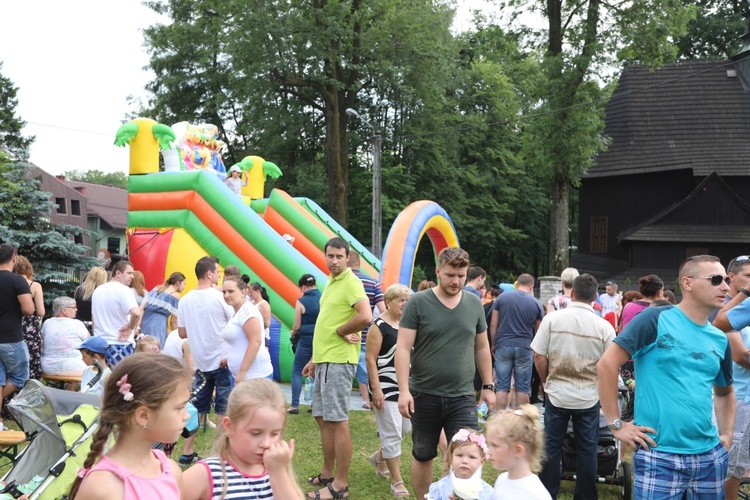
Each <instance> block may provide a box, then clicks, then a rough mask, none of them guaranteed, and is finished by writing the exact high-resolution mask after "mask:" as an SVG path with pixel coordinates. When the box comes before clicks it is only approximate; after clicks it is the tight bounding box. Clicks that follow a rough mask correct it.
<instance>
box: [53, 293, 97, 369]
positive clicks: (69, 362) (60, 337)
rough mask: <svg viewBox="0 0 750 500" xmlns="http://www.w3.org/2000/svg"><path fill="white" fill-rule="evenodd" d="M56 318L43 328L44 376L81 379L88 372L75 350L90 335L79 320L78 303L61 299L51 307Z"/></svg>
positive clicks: (73, 300)
mask: <svg viewBox="0 0 750 500" xmlns="http://www.w3.org/2000/svg"><path fill="white" fill-rule="evenodd" d="M52 311H53V313H54V315H55V316H54V317H53V318H49V319H48V320H47V321H45V322H44V326H42V338H43V339H44V341H43V342H42V373H45V374H49V375H70V374H76V375H80V374H81V373H83V370H85V369H86V363H84V362H83V358H82V357H81V351H78V350H77V349H76V348H77V347H78V346H79V345H81V342H83V341H84V340H86V339H87V338H89V331H88V330H87V329H86V327H85V326H84V325H83V323H82V322H80V321H78V320H77V319H74V318H75V316H76V301H75V299H73V298H71V297H58V298H56V299H55V301H54V302H53V303H52Z"/></svg>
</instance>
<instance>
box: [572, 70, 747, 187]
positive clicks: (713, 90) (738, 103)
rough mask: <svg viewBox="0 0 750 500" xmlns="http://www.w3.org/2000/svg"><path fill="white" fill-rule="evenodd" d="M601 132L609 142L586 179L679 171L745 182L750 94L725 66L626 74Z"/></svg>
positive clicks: (621, 76) (630, 72)
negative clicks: (736, 178) (734, 177)
mask: <svg viewBox="0 0 750 500" xmlns="http://www.w3.org/2000/svg"><path fill="white" fill-rule="evenodd" d="M604 133H605V135H607V136H608V137H610V139H611V141H612V142H611V144H610V146H609V149H608V150H607V151H605V152H603V153H601V154H600V155H599V156H598V158H597V161H596V164H595V166H594V167H592V168H591V169H590V170H589V171H588V173H587V175H586V176H587V177H605V176H615V175H626V174H640V173H648V172H659V171H667V170H674V169H680V168H692V169H693V174H694V175H697V176H705V175H708V174H710V173H711V172H716V173H717V174H719V175H722V176H729V175H731V176H739V175H750V140H749V139H750V93H745V92H744V91H743V88H742V83H741V82H740V79H739V78H737V77H736V76H735V73H734V68H733V67H732V66H731V64H730V63H729V62H727V61H712V62H709V61H704V62H690V63H677V64H667V65H665V66H663V67H661V68H659V69H655V70H653V71H649V70H647V69H645V68H643V67H640V66H628V67H626V68H625V69H624V70H623V72H622V74H621V75H620V80H619V84H618V87H617V89H616V90H615V92H614V93H613V95H612V98H611V99H610V101H609V104H608V105H607V109H606V127H605V130H604Z"/></svg>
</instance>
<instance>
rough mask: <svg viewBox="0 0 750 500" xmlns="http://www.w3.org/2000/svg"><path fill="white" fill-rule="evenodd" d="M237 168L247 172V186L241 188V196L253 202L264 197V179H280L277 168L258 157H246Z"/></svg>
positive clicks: (279, 172)
mask: <svg viewBox="0 0 750 500" xmlns="http://www.w3.org/2000/svg"><path fill="white" fill-rule="evenodd" d="M237 166H238V167H240V169H242V171H243V172H247V186H245V187H244V188H242V194H244V195H246V196H249V197H250V198H251V199H253V200H257V199H260V198H263V197H264V196H265V195H264V193H265V183H266V177H270V178H271V179H278V178H279V177H281V170H280V169H279V167H277V166H276V164H275V163H271V162H270V161H266V160H264V159H263V158H261V157H260V156H246V157H245V158H243V159H242V161H241V162H239V163H238V164H237Z"/></svg>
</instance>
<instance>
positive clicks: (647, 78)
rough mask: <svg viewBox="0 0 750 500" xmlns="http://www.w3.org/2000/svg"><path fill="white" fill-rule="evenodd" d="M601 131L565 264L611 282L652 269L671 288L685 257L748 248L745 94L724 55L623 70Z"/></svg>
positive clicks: (749, 113)
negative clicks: (606, 141) (603, 140)
mask: <svg viewBox="0 0 750 500" xmlns="http://www.w3.org/2000/svg"><path fill="white" fill-rule="evenodd" d="M605 134H606V135H607V136H608V137H609V138H610V140H611V143H610V146H609V148H608V150H607V151H605V152H603V153H601V154H600V155H599V156H598V158H597V161H596V164H595V166H594V167H593V168H592V169H591V170H589V172H588V173H587V175H586V176H585V177H584V178H583V179H582V183H581V187H580V198H579V200H580V201H579V203H580V205H579V235H578V252H577V253H576V254H575V255H574V256H573V258H572V259H571V265H573V266H575V267H578V268H579V269H580V270H581V271H588V272H592V273H593V274H595V275H596V276H598V277H599V278H600V279H601V278H609V277H611V278H613V279H616V280H618V281H619V282H621V283H623V282H628V283H637V279H638V276H641V275H643V274H648V273H652V272H653V273H656V274H659V275H660V276H662V278H663V279H664V281H665V283H666V284H667V287H668V288H674V287H673V286H671V285H673V284H674V280H676V278H677V268H678V266H679V264H680V262H682V260H683V259H685V258H686V257H688V256H690V255H696V254H706V253H707V254H712V255H717V256H719V257H720V258H721V259H722V262H723V263H724V264H725V265H726V263H727V262H728V261H729V260H731V259H732V258H733V257H735V256H737V255H742V254H750V93H746V92H745V91H744V90H743V87H742V83H741V82H740V79H739V78H738V77H737V74H736V72H735V69H734V67H733V66H732V64H731V62H729V61H715V62H690V63H679V64H668V65H665V66H663V67H661V68H659V69H656V70H653V71H650V70H647V69H645V68H643V67H639V66H628V67H626V68H625V69H624V70H623V72H622V74H621V76H620V80H619V85H618V88H617V90H616V91H615V92H614V94H613V96H612V99H611V100H610V102H609V104H608V106H607V109H606V127H605Z"/></svg>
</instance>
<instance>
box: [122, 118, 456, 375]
mask: <svg viewBox="0 0 750 500" xmlns="http://www.w3.org/2000/svg"><path fill="white" fill-rule="evenodd" d="M139 120H143V119H139ZM134 121H137V120H134ZM151 122H153V120H149V121H148V122H146V123H147V125H150V126H151V129H153V132H151V129H150V130H149V133H151V134H152V137H155V134H156V133H157V132H158V133H159V134H160V136H162V137H163V139H159V138H148V141H149V142H148V143H147V145H148V148H149V151H148V155H150V156H149V157H148V158H147V157H146V153H144V152H143V150H138V151H136V153H137V154H134V152H133V148H138V147H139V144H138V143H136V142H135V140H133V139H132V137H135V134H133V133H132V130H131V132H129V133H128V134H127V135H125V134H121V133H120V132H119V131H118V143H119V144H130V147H131V163H130V178H129V187H128V191H129V193H128V228H129V229H128V248H129V256H130V260H131V261H132V262H133V264H134V266H135V267H136V269H138V270H140V271H142V272H143V274H144V275H145V277H146V285H147V288H149V289H150V288H152V287H154V286H157V285H158V284H160V283H162V282H163V281H164V280H165V279H166V277H168V276H169V275H170V274H171V273H173V272H175V271H180V272H182V273H183V274H185V276H187V278H188V279H187V282H186V288H185V290H186V292H187V291H189V290H190V289H192V288H193V287H195V285H196V284H197V280H196V278H195V274H194V272H193V269H194V267H195V262H196V261H197V260H198V259H199V258H201V257H203V256H205V255H212V256H215V257H218V258H219V262H220V265H221V266H227V265H230V264H233V265H237V266H239V267H240V270H241V273H245V274H248V275H250V276H251V279H252V281H258V282H260V283H261V284H262V285H263V286H264V287H265V288H266V290H267V291H268V295H269V298H270V304H271V310H272V314H273V320H272V324H271V347H270V349H271V358H272V360H273V363H274V378H275V379H276V380H277V381H281V382H287V381H289V380H290V378H291V368H292V363H293V360H294V356H293V353H292V350H291V345H290V343H289V330H290V328H291V326H292V324H293V322H294V305H295V303H296V301H297V298H298V297H299V296H300V291H299V288H298V287H297V280H298V279H299V278H300V276H302V275H303V274H305V273H310V274H312V275H313V276H315V279H316V281H317V283H318V287H319V288H320V289H321V290H322V289H323V287H324V286H325V282H326V279H327V275H328V270H327V268H326V265H325V259H324V253H323V248H324V246H325V243H326V242H327V241H328V240H329V239H330V238H333V237H341V238H343V239H344V240H346V241H347V242H348V243H349V245H350V246H351V248H352V249H354V250H356V251H357V252H358V253H359V254H360V256H361V260H362V265H361V271H362V272H363V273H365V274H367V275H369V276H371V277H373V278H375V279H378V280H379V281H381V283H382V288H383V290H385V289H386V288H387V287H388V286H389V285H391V284H394V283H403V284H405V285H407V286H409V285H410V283H411V275H412V271H413V268H414V259H415V257H416V250H417V246H418V245H419V243H420V241H421V240H422V237H423V236H425V235H426V236H427V237H428V238H429V241H430V242H431V243H432V246H433V249H434V252H435V255H436V256H437V254H438V253H439V252H440V250H442V249H443V248H445V247H447V246H458V244H459V242H458V237H457V235H456V231H455V229H454V227H453V224H452V222H451V220H450V217H449V216H448V214H447V213H445V211H444V210H443V209H442V208H441V207H440V206H439V205H438V204H437V203H434V202H431V201H425V200H422V201H417V202H414V203H412V204H411V205H410V206H409V207H407V208H406V209H405V210H404V211H403V212H402V213H401V214H400V215H399V216H398V218H397V219H396V221H395V222H394V225H393V227H392V228H391V230H390V232H389V234H388V238H387V240H386V244H385V247H384V251H383V261H382V262H381V261H380V260H378V259H377V258H375V256H374V255H373V254H372V253H371V252H370V251H369V250H368V249H367V248H365V247H364V246H363V245H362V244H361V243H360V242H359V241H358V240H357V239H356V238H355V237H354V236H352V235H351V234H349V233H348V232H347V231H346V229H344V228H343V227H341V226H340V225H339V224H338V223H336V222H335V221H334V220H333V218H332V217H330V216H329V215H328V214H327V213H326V212H325V211H324V210H323V209H322V208H321V207H320V206H318V205H317V204H316V203H315V202H314V201H312V200H310V199H308V198H298V197H292V196H290V195H289V194H287V193H285V192H284V191H281V190H279V189H273V190H272V191H271V192H270V195H269V196H268V197H267V198H264V197H263V196H264V192H263V190H264V187H263V182H264V181H265V177H266V176H269V177H272V178H275V177H277V176H278V175H280V171H279V169H278V167H277V166H276V165H274V164H273V163H271V162H268V161H266V160H264V159H263V158H261V157H258V156H250V157H247V158H246V159H245V160H243V161H244V162H245V164H244V165H242V162H241V163H240V165H241V166H240V168H241V169H242V170H243V171H244V172H250V175H249V176H248V185H247V186H245V187H244V188H243V191H242V194H243V196H237V195H235V194H234V193H232V192H231V191H230V189H229V188H228V187H227V186H226V185H225V184H224V179H223V175H217V172H216V171H213V170H212V169H210V170H205V169H194V170H189V169H184V170H180V169H170V171H166V172H159V167H158V165H159V159H158V145H159V143H160V142H161V147H162V148H163V149H169V148H171V147H172V146H171V145H170V132H171V141H174V140H175V139H174V137H175V136H176V134H175V133H174V131H171V130H170V127H167V126H164V125H162V126H160V127H155V126H154V124H156V122H153V123H151ZM126 125H127V124H126ZM156 125H159V124H156ZM123 127H124V126H123ZM130 128H131V129H132V128H133V127H130ZM143 128H144V129H145V128H146V127H143ZM168 130H170V132H167V131H168ZM126 137H131V139H126ZM128 141H132V142H128ZM222 165H223V163H222ZM253 169H257V170H255V173H252V170H253ZM259 186H260V187H259ZM282 235H289V236H292V237H293V240H289V241H290V242H291V244H290V242H287V240H285V239H284V238H283V237H282Z"/></svg>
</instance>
